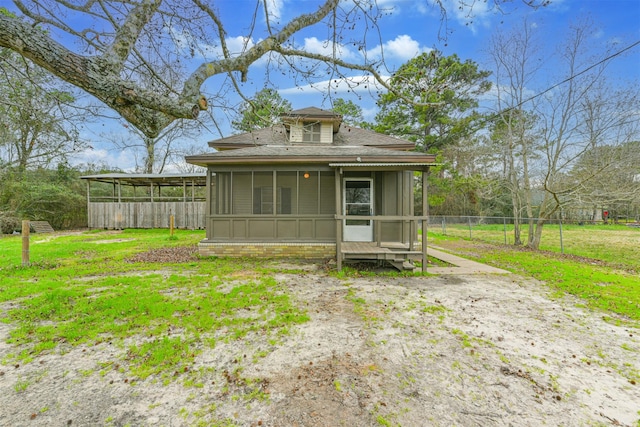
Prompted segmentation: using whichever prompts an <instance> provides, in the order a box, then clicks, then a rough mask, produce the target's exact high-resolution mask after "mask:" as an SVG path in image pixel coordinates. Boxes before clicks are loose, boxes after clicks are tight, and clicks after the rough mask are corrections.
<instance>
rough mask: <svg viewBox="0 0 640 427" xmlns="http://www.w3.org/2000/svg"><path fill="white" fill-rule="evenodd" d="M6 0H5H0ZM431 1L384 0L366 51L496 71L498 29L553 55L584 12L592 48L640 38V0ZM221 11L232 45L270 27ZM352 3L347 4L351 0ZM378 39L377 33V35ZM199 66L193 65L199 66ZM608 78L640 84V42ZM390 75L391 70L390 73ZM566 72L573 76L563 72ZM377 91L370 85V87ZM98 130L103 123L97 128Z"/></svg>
mask: <svg viewBox="0 0 640 427" xmlns="http://www.w3.org/2000/svg"><path fill="white" fill-rule="evenodd" d="M0 1H4V0H0ZM430 1H431V0H429V1H427V0H378V1H377V3H378V6H379V7H384V8H385V9H386V10H387V12H388V13H386V14H385V16H384V17H383V18H382V19H381V20H380V21H379V28H380V37H379V38H378V37H371V39H370V40H368V43H367V55H369V56H372V55H373V56H375V55H377V54H378V52H379V46H380V45H382V46H383V47H384V52H385V58H386V63H387V66H388V68H389V70H388V71H389V72H391V71H393V70H394V69H397V68H398V67H399V66H400V65H402V64H403V63H405V62H406V61H408V60H409V59H411V58H412V57H414V56H415V55H417V54H419V53H421V52H424V51H428V50H430V49H438V50H440V51H442V52H443V53H444V54H445V55H451V54H457V55H458V56H459V57H460V59H461V60H467V59H471V60H474V61H475V62H477V63H478V64H479V66H480V68H481V69H490V68H489V63H488V61H487V56H486V49H487V47H488V44H489V40H490V39H491V36H492V34H493V33H494V32H495V31H497V30H508V29H509V28H510V27H511V26H512V25H519V24H520V23H521V22H522V20H523V19H524V18H525V17H526V18H527V22H528V23H529V24H530V25H533V26H535V27H536V29H537V30H538V31H539V34H540V36H541V39H542V42H543V43H544V44H545V51H544V53H545V54H547V55H549V56H548V57H545V58H541V59H542V60H544V61H547V60H549V59H548V58H549V57H550V56H551V53H552V52H553V50H554V48H555V45H556V44H557V43H558V42H559V41H560V40H562V38H563V36H564V32H565V31H566V30H567V28H568V27H569V25H570V24H571V22H573V21H575V20H576V19H577V18H578V17H580V16H583V17H584V16H588V17H591V18H592V19H593V20H594V22H595V24H596V28H597V30H595V31H594V32H593V34H592V35H591V39H592V40H591V41H590V43H593V44H594V46H597V45H600V44H604V43H611V42H615V43H617V45H616V46H619V47H620V49H622V48H624V47H627V46H630V45H632V44H633V43H634V42H637V41H639V40H640V0H552V2H551V4H550V5H549V6H546V7H543V8H539V9H537V10H534V9H532V8H530V7H528V6H526V5H525V4H524V2H523V1H520V0H514V1H512V2H510V3H508V4H506V5H504V10H503V12H502V13H501V12H500V11H497V10H495V9H488V8H487V6H486V3H485V2H484V1H483V0H476V1H475V2H473V1H472V0H467V1H466V3H474V8H473V17H470V14H469V12H470V11H469V9H468V8H463V9H462V10H460V9H458V8H457V6H456V5H457V4H458V0H442V1H443V3H444V4H446V5H447V6H448V11H449V16H448V20H447V23H446V27H445V26H444V24H443V23H442V20H441V16H440V12H439V10H438V9H437V8H434V7H433V6H430ZM267 2H268V3H269V4H271V5H272V7H273V15H272V17H271V19H273V20H276V21H277V20H280V21H281V22H288V21H289V20H290V18H291V17H294V16H297V15H299V14H300V13H301V12H305V11H313V10H315V9H316V8H317V7H318V5H319V4H320V3H321V1H320V0H267ZM210 3H211V4H214V5H215V6H216V7H217V8H218V9H219V13H220V16H221V17H222V20H223V22H224V23H225V25H226V26H227V28H226V30H227V42H228V43H229V46H230V48H231V49H232V50H233V49H241V46H242V44H243V43H249V44H252V43H255V42H257V41H259V39H260V38H261V37H264V36H265V33H264V32H262V33H261V32H260V30H259V29H258V30H257V31H256V32H255V33H254V35H253V38H252V39H246V38H245V35H246V34H247V33H246V29H247V28H248V25H249V23H250V19H249V18H248V17H250V16H251V14H252V13H253V11H254V9H255V6H256V1H255V0H217V1H211V2H210ZM348 3H349V2H343V4H344V5H345V7H346V5H347V4H348ZM263 24H264V22H257V26H258V27H260V26H263ZM358 31H361V30H356V31H354V32H349V31H345V32H344V35H345V38H346V39H349V38H354V39H361V38H362V37H363V34H362V32H358ZM327 34H328V30H327V26H326V25H316V26H314V27H312V28H310V29H306V30H304V31H303V32H301V33H299V34H297V35H296V36H295V43H296V45H298V46H300V47H304V48H305V49H307V50H310V51H313V52H323V51H324V50H325V49H327V45H326V43H324V42H325V40H326V39H327ZM372 36H377V34H372ZM340 49H341V56H342V57H343V58H344V59H345V60H353V61H357V60H358V58H359V57H360V56H361V55H362V52H358V51H357V50H354V48H353V47H352V46H351V45H349V44H348V43H345V44H344V45H343V46H341V47H340ZM202 52H203V55H204V56H208V55H215V53H216V52H215V49H213V48H212V49H210V50H208V49H207V48H206V47H202ZM195 65H196V64H194V67H195ZM265 65H266V61H259V62H257V63H256V64H254V65H253V66H252V67H251V68H250V72H249V75H248V77H249V79H248V81H247V83H245V84H243V85H242V88H243V91H244V93H245V95H247V96H249V97H250V96H252V95H253V94H254V93H255V92H256V91H258V90H260V89H261V88H263V87H264V86H265ZM548 67H549V76H548V79H549V81H546V82H544V83H540V86H539V87H538V88H535V89H533V92H535V91H536V90H542V88H543V87H545V85H551V84H553V83H557V82H558V81H554V80H553V79H555V78H558V77H556V75H555V74H554V73H552V72H551V71H552V70H553V63H552V62H549V63H548ZM608 72H609V77H611V78H613V79H615V80H620V81H621V82H623V81H629V80H633V79H635V81H636V83H637V82H638V81H640V45H638V46H636V47H634V48H633V49H630V50H629V51H627V53H626V54H625V55H620V56H617V57H616V58H614V59H612V60H611V61H610V64H609V68H608ZM384 74H387V73H384ZM350 75H351V76H352V78H354V79H361V78H362V76H361V75H359V74H358V73H352V74H350ZM565 77H568V76H565ZM220 83H221V79H215V78H214V79H211V80H210V81H208V82H207V83H206V86H205V89H209V90H212V91H213V89H219V88H218V87H216V85H219V84H220ZM267 86H268V87H273V88H275V89H278V90H279V92H280V93H281V95H282V97H283V98H286V99H288V100H289V101H290V102H291V103H292V105H293V107H294V108H303V107H307V106H318V107H322V108H331V105H330V102H329V101H328V99H327V98H326V96H325V94H326V91H323V89H325V88H326V82H325V81H323V80H319V81H317V82H316V83H315V89H314V88H311V87H308V86H306V82H294V80H293V78H292V76H290V75H288V73H287V72H280V70H275V71H273V70H272V71H271V72H270V73H269V83H268V84H267ZM368 89H371V85H368ZM332 96H333V97H342V98H346V99H351V100H353V101H354V102H356V103H357V104H359V105H360V106H361V107H362V109H363V111H364V112H365V118H366V119H369V120H372V119H373V117H374V115H375V111H376V109H375V100H376V99H375V93H374V94H369V93H367V91H365V92H361V93H359V94H358V96H356V95H354V94H353V92H346V86H344V85H338V86H337V87H336V88H334V90H333V91H332ZM229 97H230V100H231V103H232V104H233V103H235V104H237V103H239V102H240V99H239V98H237V97H234V96H233V95H229ZM216 116H217V117H218V118H219V119H220V128H221V130H222V132H223V133H224V134H225V135H228V134H230V133H231V132H232V129H231V128H230V126H229V125H228V121H226V119H224V117H225V116H224V114H217V115H216ZM98 128H100V127H98ZM102 128H103V129H104V128H107V129H110V130H111V132H116V133H117V132H119V130H118V129H122V125H119V126H118V125H117V124H116V125H114V122H113V121H111V122H108V123H106V124H105V126H104V127H102ZM218 137H219V134H218V133H217V132H209V131H207V130H204V131H203V132H202V134H201V135H200V136H199V137H198V141H197V142H198V143H199V144H201V146H202V151H206V150H207V145H206V142H207V141H209V140H211V139H216V138H218ZM91 138H92V139H93V141H92V143H93V147H94V149H93V150H90V151H86V152H83V153H82V154H81V155H79V156H78V158H77V159H75V161H77V162H83V161H97V160H102V161H104V162H106V163H108V164H111V165H114V166H118V167H120V168H123V169H130V168H132V167H133V166H134V162H133V160H132V159H133V156H131V154H130V153H127V152H121V151H117V150H112V149H111V146H110V145H109V143H107V142H106V141H105V140H103V138H102V137H101V134H100V133H99V132H94V133H93V135H92V136H91Z"/></svg>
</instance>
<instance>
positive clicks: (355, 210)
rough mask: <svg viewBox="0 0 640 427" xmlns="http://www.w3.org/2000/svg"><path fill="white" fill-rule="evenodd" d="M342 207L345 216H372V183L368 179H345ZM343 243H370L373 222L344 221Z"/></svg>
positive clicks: (368, 220) (364, 220)
mask: <svg viewBox="0 0 640 427" xmlns="http://www.w3.org/2000/svg"><path fill="white" fill-rule="evenodd" d="M343 206H344V214H345V215H364V216H368V215H373V181H372V180H371V179H370V178H346V179H345V180H344V203H343ZM344 241H345V242H372V241H373V221H372V220H370V219H345V220H344Z"/></svg>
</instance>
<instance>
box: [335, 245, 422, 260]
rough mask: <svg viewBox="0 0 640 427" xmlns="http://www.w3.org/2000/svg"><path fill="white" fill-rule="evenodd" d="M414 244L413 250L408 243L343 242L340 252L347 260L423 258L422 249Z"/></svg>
mask: <svg viewBox="0 0 640 427" xmlns="http://www.w3.org/2000/svg"><path fill="white" fill-rule="evenodd" d="M418 248H419V245H417V244H414V247H413V250H411V249H410V248H409V245H408V244H401V243H384V242H383V243H381V244H380V246H378V244H377V243H376V242H342V245H341V248H340V252H341V253H342V255H343V258H344V259H345V260H375V259H379V260H391V261H401V260H402V261H404V260H421V259H422V251H420V250H419V249H418Z"/></svg>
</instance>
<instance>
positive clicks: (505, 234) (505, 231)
mask: <svg viewBox="0 0 640 427" xmlns="http://www.w3.org/2000/svg"><path fill="white" fill-rule="evenodd" d="M502 223H503V231H504V244H505V245H506V244H507V217H504V216H503V217H502Z"/></svg>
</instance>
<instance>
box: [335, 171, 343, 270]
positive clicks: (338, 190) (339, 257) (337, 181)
mask: <svg viewBox="0 0 640 427" xmlns="http://www.w3.org/2000/svg"><path fill="white" fill-rule="evenodd" d="M340 172H341V170H340V168H336V169H335V186H336V263H337V267H338V271H340V270H342V220H341V219H339V216H340V215H341V214H342V197H341V193H342V191H341V190H342V186H341V185H340V184H341V183H340Z"/></svg>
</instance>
